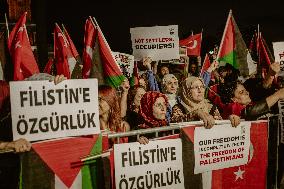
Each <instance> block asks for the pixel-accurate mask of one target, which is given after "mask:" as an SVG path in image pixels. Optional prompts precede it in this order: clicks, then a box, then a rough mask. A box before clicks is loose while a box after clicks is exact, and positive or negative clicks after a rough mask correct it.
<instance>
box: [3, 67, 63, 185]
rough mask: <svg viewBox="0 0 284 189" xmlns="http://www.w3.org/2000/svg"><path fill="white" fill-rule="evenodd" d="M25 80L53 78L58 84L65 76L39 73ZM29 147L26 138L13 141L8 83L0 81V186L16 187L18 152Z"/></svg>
mask: <svg viewBox="0 0 284 189" xmlns="http://www.w3.org/2000/svg"><path fill="white" fill-rule="evenodd" d="M26 80H53V81H54V83H55V84H58V83H59V82H61V81H63V80H65V77H64V76H63V75H58V76H56V77H54V76H51V75H49V74H45V73H39V74H34V75H32V76H31V77H29V78H27V79H26ZM30 149H31V143H30V142H29V141H27V140H26V139H23V138H21V139H18V140H15V141H13V134H12V119H11V106H10V93H9V85H8V83H7V82H5V81H0V188H7V189H8V188H9V189H18V181H19V173H20V159H19V153H23V152H27V151H30Z"/></svg>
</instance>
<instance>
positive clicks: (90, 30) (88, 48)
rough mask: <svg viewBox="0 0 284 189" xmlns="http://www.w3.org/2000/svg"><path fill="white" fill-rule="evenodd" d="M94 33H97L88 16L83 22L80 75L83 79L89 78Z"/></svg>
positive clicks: (94, 39)
mask: <svg viewBox="0 0 284 189" xmlns="http://www.w3.org/2000/svg"><path fill="white" fill-rule="evenodd" d="M96 35H97V29H96V28H95V26H94V24H93V23H92V20H91V18H89V19H87V20H86V23H85V35H84V51H83V70H82V77H83V78H85V79H86V78H89V76H90V72H91V67H92V58H93V51H94V47H95V41H96Z"/></svg>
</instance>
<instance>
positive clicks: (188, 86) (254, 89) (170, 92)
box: [0, 57, 284, 186]
mask: <svg viewBox="0 0 284 189" xmlns="http://www.w3.org/2000/svg"><path fill="white" fill-rule="evenodd" d="M140 64H141V67H144V68H143V70H144V71H142V70H141V72H140V73H141V74H140V76H139V78H138V81H139V84H138V85H134V86H131V87H130V84H129V81H128V79H126V80H125V81H124V82H123V83H122V84H121V86H120V87H119V88H118V89H119V90H118V89H115V88H112V87H110V86H104V85H103V86H99V88H98V91H99V93H98V94H99V99H98V100H99V118H100V128H101V131H102V132H127V131H131V130H137V129H146V128H155V127H166V126H168V125H170V123H178V122H188V121H195V120H201V121H203V123H204V127H205V128H207V129H210V128H212V127H213V126H214V124H215V121H216V120H221V119H229V120H230V121H231V124H232V126H233V127H237V126H238V125H239V123H240V122H241V119H245V120H257V119H259V118H265V116H267V115H268V114H271V113H276V114H277V113H278V112H277V107H276V105H277V102H278V100H280V99H284V88H282V85H281V83H280V82H277V81H281V78H280V77H278V78H277V76H278V73H279V71H280V65H279V63H277V62H276V63H273V64H271V65H270V68H269V71H268V73H267V75H266V76H265V77H264V78H262V77H260V76H259V75H257V74H255V75H252V76H250V77H249V78H248V79H246V80H245V81H244V82H243V81H241V80H239V78H240V74H239V71H238V70H237V69H235V68H234V67H232V66H231V65H230V64H226V65H224V66H220V65H219V64H218V62H216V61H214V62H213V63H212V64H211V66H210V67H209V69H208V70H207V71H205V72H204V73H203V74H202V75H200V73H199V72H198V65H199V63H198V62H191V64H190V65H189V68H188V75H187V76H183V77H180V76H178V75H176V74H175V73H173V72H172V70H171V69H170V66H168V65H167V64H162V63H158V62H153V61H152V60H151V57H146V58H144V59H143V60H142V61H141V63H140ZM64 79H65V78H64V77H63V76H62V75H60V76H55V77H54V76H50V75H48V74H37V75H35V76H32V77H30V78H27V80H54V82H55V84H56V83H58V82H61V81H62V80H64ZM0 85H1V86H0V109H1V111H0V113H1V117H0V124H1V126H0V150H8V149H11V150H12V151H14V152H16V153H19V152H25V151H29V150H30V148H31V144H30V143H29V142H28V141H26V140H25V139H19V140H16V141H12V129H11V126H12V125H11V124H12V123H11V114H10V102H9V86H8V83H7V82H5V81H1V82H0ZM164 134H167V133H164ZM151 137H153V136H151V135H145V136H140V138H139V139H136V138H135V139H134V141H136V140H138V141H139V142H140V143H142V144H146V143H148V141H149V139H150V138H151ZM132 140H133V139H131V138H130V141H132ZM127 141H128V139H127V138H122V139H121V142H127ZM113 142H115V141H113ZM0 156H1V159H6V160H8V162H5V161H2V160H1V162H0V163H1V164H2V165H3V166H1V170H0V178H1V180H3V178H4V180H5V179H7V180H8V181H9V183H10V184H11V182H10V181H11V178H17V177H15V175H16V176H17V175H18V174H19V157H18V156H17V155H16V154H14V153H6V154H1V155H0ZM5 156H6V157H5ZM5 166H6V170H4V168H3V167H5ZM9 172H10V173H9ZM4 173H5V174H6V175H4ZM7 173H8V174H7ZM13 183H15V184H16V183H17V182H13ZM1 184H2V183H0V186H1Z"/></svg>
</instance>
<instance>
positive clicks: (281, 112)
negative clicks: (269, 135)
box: [278, 100, 284, 144]
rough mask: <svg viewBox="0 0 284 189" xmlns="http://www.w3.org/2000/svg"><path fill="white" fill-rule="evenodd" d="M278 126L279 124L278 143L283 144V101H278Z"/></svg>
mask: <svg viewBox="0 0 284 189" xmlns="http://www.w3.org/2000/svg"><path fill="white" fill-rule="evenodd" d="M278 107H279V124H280V142H281V143H282V144H284V100H279V101H278Z"/></svg>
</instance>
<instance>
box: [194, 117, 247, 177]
mask: <svg viewBox="0 0 284 189" xmlns="http://www.w3.org/2000/svg"><path fill="white" fill-rule="evenodd" d="M250 125H251V123H250V122H241V124H240V125H238V127H237V128H234V127H232V126H231V125H230V124H224V125H220V126H215V127H213V128H212V129H205V128H204V127H197V128H195V132H194V156H195V167H194V174H198V173H204V172H206V171H211V170H217V169H223V168H228V167H233V166H238V165H243V164H246V163H247V161H248V154H249V145H250Z"/></svg>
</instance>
